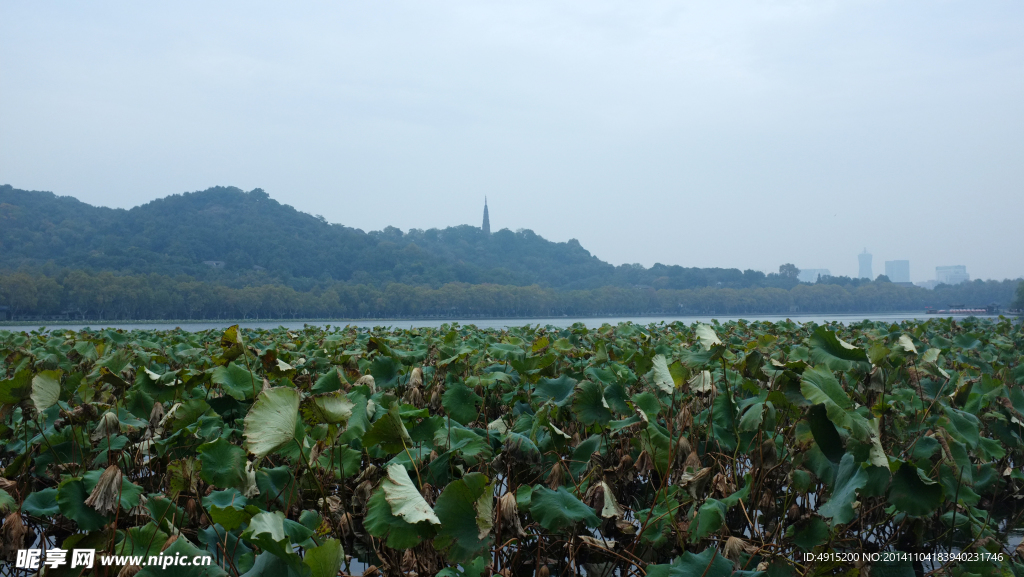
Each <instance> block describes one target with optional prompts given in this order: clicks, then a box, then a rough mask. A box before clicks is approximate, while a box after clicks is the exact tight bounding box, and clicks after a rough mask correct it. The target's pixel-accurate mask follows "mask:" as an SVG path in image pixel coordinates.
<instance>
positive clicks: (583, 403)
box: [572, 381, 612, 426]
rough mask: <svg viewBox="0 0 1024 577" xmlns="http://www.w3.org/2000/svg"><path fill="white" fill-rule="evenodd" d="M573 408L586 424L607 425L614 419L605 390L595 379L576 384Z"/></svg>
mask: <svg viewBox="0 0 1024 577" xmlns="http://www.w3.org/2000/svg"><path fill="white" fill-rule="evenodd" d="M572 407H573V410H574V411H575V412H576V415H577V416H578V417H579V419H580V421H582V422H583V424H585V425H594V424H598V425H602V426H603V425H607V424H608V423H609V421H611V420H612V411H611V408H610V407H609V406H608V402H607V401H605V398H604V390H603V389H602V387H601V385H600V384H598V383H595V382H594V381H583V382H582V383H580V384H578V385H576V398H575V399H574V400H573V405H572Z"/></svg>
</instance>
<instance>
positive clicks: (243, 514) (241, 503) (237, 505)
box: [203, 489, 252, 531]
mask: <svg viewBox="0 0 1024 577" xmlns="http://www.w3.org/2000/svg"><path fill="white" fill-rule="evenodd" d="M247 504H248V500H247V499H246V498H245V497H244V496H243V495H242V494H241V493H240V492H238V490H236V489H225V490H223V491H214V492H212V493H210V494H209V495H207V496H205V497H203V506H204V507H206V510H207V511H208V512H209V513H210V519H211V520H212V521H213V522H214V523H217V524H219V525H221V526H223V527H224V529H226V530H228V531H234V530H235V529H236V528H238V527H239V526H241V525H242V524H243V523H248V522H249V519H251V518H252V515H251V514H250V513H249V512H248V511H246V508H245V506H246V505H247Z"/></svg>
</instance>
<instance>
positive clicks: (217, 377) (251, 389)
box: [210, 363, 263, 401]
mask: <svg viewBox="0 0 1024 577" xmlns="http://www.w3.org/2000/svg"><path fill="white" fill-rule="evenodd" d="M210 380H211V381H212V382H213V384H215V385H220V386H221V387H222V388H223V389H224V392H226V393H227V394H229V395H231V396H232V397H234V398H235V399H237V400H239V401H244V400H246V399H251V398H253V397H254V396H255V395H256V393H257V392H258V391H259V390H260V389H261V388H262V387H263V379H262V378H260V377H258V376H256V375H254V374H253V373H252V372H251V371H249V369H246V368H245V367H242V366H239V365H238V364H236V363H228V364H226V365H224V366H222V367H217V368H216V369H214V370H213V375H212V376H211V378H210Z"/></svg>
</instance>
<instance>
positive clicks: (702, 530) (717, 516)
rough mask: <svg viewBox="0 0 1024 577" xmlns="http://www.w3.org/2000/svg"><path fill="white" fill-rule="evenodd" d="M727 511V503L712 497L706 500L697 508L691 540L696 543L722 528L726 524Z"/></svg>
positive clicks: (691, 530)
mask: <svg viewBox="0 0 1024 577" xmlns="http://www.w3.org/2000/svg"><path fill="white" fill-rule="evenodd" d="M725 513H726V507H725V503H723V502H721V501H719V500H718V499H712V498H708V499H707V500H705V501H704V504H703V505H701V506H700V508H699V509H697V522H696V525H695V526H694V527H691V529H690V542H691V543H696V542H697V541H700V540H701V539H703V538H705V537H707V536H708V535H711V534H712V533H715V532H716V531H718V530H719V529H721V528H722V525H724V524H725Z"/></svg>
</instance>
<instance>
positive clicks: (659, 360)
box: [651, 331, 714, 395]
mask: <svg viewBox="0 0 1024 577" xmlns="http://www.w3.org/2000/svg"><path fill="white" fill-rule="evenodd" d="M712 332H714V331H712ZM653 364H654V366H653V367H652V368H651V372H652V375H651V376H652V383H653V384H654V386H655V387H658V389H659V390H660V391H661V392H663V393H665V394H666V395H671V394H672V393H674V392H675V390H676V386H677V383H676V381H675V379H674V378H672V372H671V371H669V370H668V361H667V360H665V355H654V359H653ZM680 384H681V383H680Z"/></svg>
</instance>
